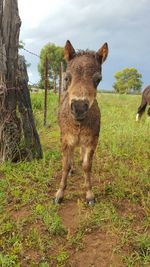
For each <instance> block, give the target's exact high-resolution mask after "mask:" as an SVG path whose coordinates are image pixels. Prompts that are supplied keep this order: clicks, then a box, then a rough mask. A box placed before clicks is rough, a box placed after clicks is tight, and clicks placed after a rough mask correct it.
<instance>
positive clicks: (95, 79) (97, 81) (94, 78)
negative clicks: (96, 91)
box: [93, 73, 102, 87]
mask: <svg viewBox="0 0 150 267" xmlns="http://www.w3.org/2000/svg"><path fill="white" fill-rule="evenodd" d="M101 80H102V76H101V74H99V73H98V74H97V73H96V74H95V75H94V76H93V82H94V86H95V87H97V86H98V84H99V83H100V81H101Z"/></svg>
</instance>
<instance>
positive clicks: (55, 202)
mask: <svg viewBox="0 0 150 267" xmlns="http://www.w3.org/2000/svg"><path fill="white" fill-rule="evenodd" d="M62 201H63V197H55V199H54V204H61V203H62Z"/></svg>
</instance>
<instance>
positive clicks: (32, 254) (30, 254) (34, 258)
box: [21, 249, 41, 267]
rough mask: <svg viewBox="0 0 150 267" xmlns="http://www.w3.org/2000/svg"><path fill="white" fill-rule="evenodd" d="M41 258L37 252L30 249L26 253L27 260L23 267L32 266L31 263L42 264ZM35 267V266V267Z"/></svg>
mask: <svg viewBox="0 0 150 267" xmlns="http://www.w3.org/2000/svg"><path fill="white" fill-rule="evenodd" d="M40 259H41V256H40V255H39V254H38V252H37V251H35V250H33V249H30V250H28V251H26V255H25V258H24V259H23V261H22V265H21V266H22V267H26V266H30V263H31V262H40ZM34 266H35V265H34Z"/></svg>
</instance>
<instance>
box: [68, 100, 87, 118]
mask: <svg viewBox="0 0 150 267" xmlns="http://www.w3.org/2000/svg"><path fill="white" fill-rule="evenodd" d="M88 109H89V103H88V101H86V100H72V103H71V112H72V114H73V115H74V116H75V117H76V118H78V119H79V118H80V119H81V118H84V117H85V115H86V113H87V111H88Z"/></svg>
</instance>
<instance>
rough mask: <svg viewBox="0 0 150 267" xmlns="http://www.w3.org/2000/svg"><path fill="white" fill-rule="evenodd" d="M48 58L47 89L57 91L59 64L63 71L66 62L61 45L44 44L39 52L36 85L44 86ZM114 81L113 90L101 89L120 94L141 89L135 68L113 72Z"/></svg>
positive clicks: (140, 75) (131, 92) (140, 82)
mask: <svg viewBox="0 0 150 267" xmlns="http://www.w3.org/2000/svg"><path fill="white" fill-rule="evenodd" d="M46 57H47V58H48V76H49V80H48V85H49V89H53V90H54V91H57V88H58V83H59V74H60V64H61V62H62V63H63V66H64V71H65V68H66V63H65V61H64V54H63V47H60V46H56V45H55V44H53V43H48V44H47V45H45V46H44V47H43V48H42V50H41V53H40V62H39V65H38V71H39V74H40V81H39V84H38V86H39V87H40V88H44V84H45V62H46ZM114 78H115V82H114V84H113V85H112V88H113V90H109V91H103V92H109V93H120V94H138V93H140V91H141V89H142V84H143V81H142V74H140V73H139V72H138V70H137V69H135V68H133V67H132V68H124V69H123V70H120V71H118V72H116V73H115V74H114Z"/></svg>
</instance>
